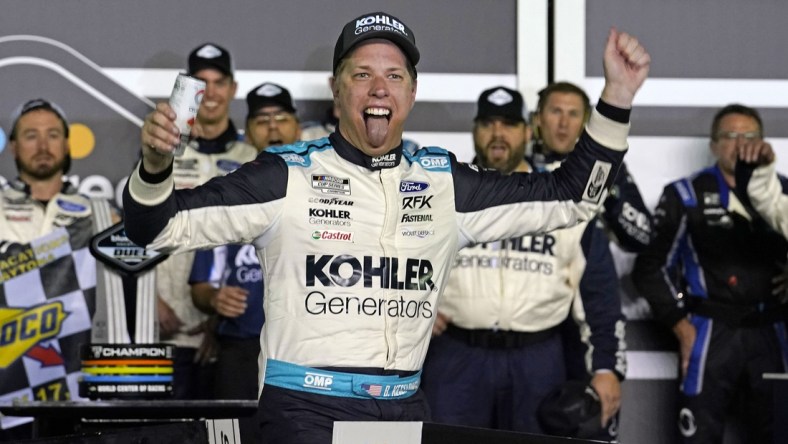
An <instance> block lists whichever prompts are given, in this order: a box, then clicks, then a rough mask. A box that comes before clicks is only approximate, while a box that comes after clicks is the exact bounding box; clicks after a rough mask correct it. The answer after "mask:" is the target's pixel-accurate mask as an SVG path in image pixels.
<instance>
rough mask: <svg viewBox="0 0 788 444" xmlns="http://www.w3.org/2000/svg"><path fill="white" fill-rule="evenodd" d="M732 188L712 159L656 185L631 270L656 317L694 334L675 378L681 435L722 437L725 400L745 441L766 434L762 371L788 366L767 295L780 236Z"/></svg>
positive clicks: (786, 246)
mask: <svg viewBox="0 0 788 444" xmlns="http://www.w3.org/2000/svg"><path fill="white" fill-rule="evenodd" d="M737 186H746V185H745V184H743V183H742V184H739V183H738V182H737ZM740 191H743V190H740ZM740 191H739V192H735V191H734V190H733V189H731V187H729V186H728V184H727V183H726V181H725V179H724V178H723V175H722V173H721V171H720V169H719V167H717V166H713V167H710V168H707V169H705V170H702V171H699V172H698V173H696V174H694V175H693V176H691V177H689V178H685V179H681V180H679V181H676V182H674V183H672V184H670V185H668V186H667V187H665V189H664V191H663V193H662V196H661V198H660V201H659V204H658V205H657V208H656V210H655V212H654V226H655V232H656V234H655V237H654V239H653V241H652V243H651V246H650V247H649V248H648V249H647V250H646V251H645V252H643V253H641V254H640V255H639V256H638V259H637V261H636V263H635V269H634V270H633V278H634V282H635V284H636V287H637V289H638V291H639V292H640V293H641V294H642V295H643V296H645V297H646V299H647V300H648V301H649V303H650V304H651V308H652V311H653V312H654V315H655V316H656V317H657V319H659V320H661V321H663V322H664V323H665V325H667V326H669V327H673V326H674V325H676V323H677V322H679V321H680V320H682V319H684V318H688V319H689V321H690V322H691V323H692V325H693V326H694V327H695V330H696V332H697V337H696V339H695V343H694V345H693V349H692V353H691V355H690V359H689V366H688V369H687V372H686V376H684V378H683V380H682V383H681V404H682V405H681V410H680V413H679V427H680V431H681V433H682V434H683V436H684V438H685V441H686V442H691V443H694V442H698V443H700V442H703V443H706V442H722V433H723V430H724V424H725V419H726V415H727V414H728V413H729V412H728V410H727V409H728V407H730V406H731V405H733V404H734V403H736V404H738V405H741V406H743V407H744V408H743V409H742V416H743V418H742V419H743V422H744V425H745V426H746V429H747V430H748V433H749V436H748V438H747V439H746V440H745V441H746V442H774V441H772V439H771V433H772V422H773V413H772V399H771V395H772V393H771V389H770V387H769V383H768V381H766V380H764V379H763V376H762V375H763V373H782V372H784V371H785V370H786V368H788V367H786V363H787V362H788V337H786V314H788V304H786V302H785V301H781V300H780V297H779V296H778V295H774V294H772V291H773V287H774V284H773V283H772V279H773V278H774V277H775V276H777V275H778V274H779V273H781V272H782V270H783V268H784V267H785V261H786V253H788V242H786V239H785V237H784V236H783V235H782V234H780V233H777V232H776V231H774V230H773V229H772V228H771V227H769V226H768V224H767V223H766V222H765V221H764V220H763V219H762V218H760V217H758V214H757V213H756V212H755V210H754V209H753V208H752V207H750V206H748V205H747V204H746V202H744V201H743V200H742V199H740V198H739V197H738V195H739V193H740ZM740 397H741V398H743V399H741V398H740ZM742 400H743V402H742Z"/></svg>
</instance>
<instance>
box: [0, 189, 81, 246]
mask: <svg viewBox="0 0 788 444" xmlns="http://www.w3.org/2000/svg"><path fill="white" fill-rule="evenodd" d="M2 199H3V201H2V206H0V241H1V242H3V244H5V243H26V242H30V241H31V240H33V239H35V238H37V237H41V236H43V235H45V234H47V233H50V232H52V230H54V229H56V228H59V227H65V228H66V230H67V231H68V233H69V236H70V237H71V239H72V244H75V245H87V244H88V239H90V237H91V236H92V235H93V220H92V219H91V217H92V214H93V212H92V209H91V206H90V198H88V197H87V196H83V195H81V194H79V193H77V189H76V188H75V187H74V186H73V185H71V183H70V182H63V188H62V189H61V190H60V192H59V193H57V194H55V196H53V197H52V199H50V200H49V201H48V202H40V201H38V200H36V199H33V197H32V196H31V195H30V186H28V185H27V184H26V183H24V182H22V181H21V180H19V179H16V180H13V181H11V182H9V183H8V185H7V186H6V188H4V189H3V190H2ZM3 244H0V246H2V245H3Z"/></svg>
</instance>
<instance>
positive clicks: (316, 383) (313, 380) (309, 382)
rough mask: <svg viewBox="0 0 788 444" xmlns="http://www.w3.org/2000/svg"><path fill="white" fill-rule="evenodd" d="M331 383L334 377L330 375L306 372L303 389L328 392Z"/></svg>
mask: <svg viewBox="0 0 788 444" xmlns="http://www.w3.org/2000/svg"><path fill="white" fill-rule="evenodd" d="M333 383H334V377H333V376H331V375H322V374H320V373H311V372H307V373H306V375H305V376H304V387H309V388H315V389H320V390H329V391H330V390H331V384H333Z"/></svg>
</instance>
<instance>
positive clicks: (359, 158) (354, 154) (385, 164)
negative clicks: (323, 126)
mask: <svg viewBox="0 0 788 444" xmlns="http://www.w3.org/2000/svg"><path fill="white" fill-rule="evenodd" d="M328 138H329V140H331V145H333V146H334V150H335V151H336V152H337V154H339V157H341V158H343V159H345V160H347V161H349V162H351V163H354V164H356V165H359V166H363V167H364V168H366V169H368V170H373V171H377V170H383V169H387V168H394V167H397V166H399V163H400V161H401V160H402V142H400V144H399V145H397V147H396V148H394V149H393V150H391V151H389V152H388V153H386V154H384V155H382V156H378V157H370V156H367V155H366V154H364V153H363V152H362V151H361V150H360V149H358V148H356V147H355V146H353V145H352V144H351V143H350V142H348V141H347V140H346V139H345V138H344V137H342V135H341V134H339V131H335V132H333V133H331V135H329V136H328Z"/></svg>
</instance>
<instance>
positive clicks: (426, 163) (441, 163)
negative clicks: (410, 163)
mask: <svg viewBox="0 0 788 444" xmlns="http://www.w3.org/2000/svg"><path fill="white" fill-rule="evenodd" d="M419 163H420V164H421V166H423V167H424V168H426V169H428V170H429V169H435V168H445V167H447V166H448V165H449V159H447V158H446V157H431V156H428V157H422V158H421V159H419Z"/></svg>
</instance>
